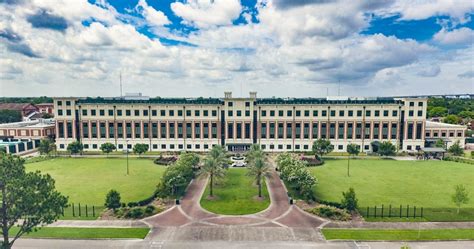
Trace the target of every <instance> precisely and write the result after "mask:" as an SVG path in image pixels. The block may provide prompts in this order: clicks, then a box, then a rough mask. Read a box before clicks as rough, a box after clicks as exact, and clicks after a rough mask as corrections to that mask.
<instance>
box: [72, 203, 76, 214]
mask: <svg viewBox="0 0 474 249" xmlns="http://www.w3.org/2000/svg"><path fill="white" fill-rule="evenodd" d="M72 217H76V213H75V212H74V203H73V204H72Z"/></svg>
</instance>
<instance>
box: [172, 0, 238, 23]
mask: <svg viewBox="0 0 474 249" xmlns="http://www.w3.org/2000/svg"><path fill="white" fill-rule="evenodd" d="M171 9H172V10H173V12H174V13H175V14H176V15H177V16H180V17H181V18H183V19H184V21H185V23H187V24H189V25H193V26H196V27H199V28H209V27H213V26H221V25H230V24H232V21H233V20H235V19H237V18H238V17H239V15H240V12H242V6H241V5H240V1H239V0H187V1H186V2H185V3H181V2H174V3H172V4H171Z"/></svg>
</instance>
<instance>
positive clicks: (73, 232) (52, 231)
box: [10, 227, 150, 239]
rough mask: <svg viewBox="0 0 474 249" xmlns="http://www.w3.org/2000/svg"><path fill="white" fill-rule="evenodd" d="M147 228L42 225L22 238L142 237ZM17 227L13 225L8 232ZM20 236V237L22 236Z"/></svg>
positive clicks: (146, 232) (13, 231)
mask: <svg viewBox="0 0 474 249" xmlns="http://www.w3.org/2000/svg"><path fill="white" fill-rule="evenodd" d="M149 230H150V229H149V228H79V227H42V228H41V229H39V230H38V231H36V232H32V233H29V234H25V235H24V236H23V237H24V238H60V239H143V238H145V237H146V235H147V234H148V231H149ZM17 231H18V228H16V227H13V228H12V229H11V230H10V234H14V233H16V232H17ZM23 237H22V238H23Z"/></svg>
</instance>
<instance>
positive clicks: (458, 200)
mask: <svg viewBox="0 0 474 249" xmlns="http://www.w3.org/2000/svg"><path fill="white" fill-rule="evenodd" d="M454 190H455V191H454V194H453V196H452V197H451V198H452V200H453V202H454V204H456V206H457V207H458V211H457V213H458V214H459V209H460V208H461V205H462V204H467V203H468V202H469V192H468V191H467V189H466V187H465V186H464V185H462V184H461V185H456V186H455V187H454Z"/></svg>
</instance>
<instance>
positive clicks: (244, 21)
mask: <svg viewBox="0 0 474 249" xmlns="http://www.w3.org/2000/svg"><path fill="white" fill-rule="evenodd" d="M473 29H474V2H472V1H471V0H416V1H414V0H364V1H354V0H0V55H1V56H0V96H78V97H79V96H119V95H120V78H121V79H122V85H123V93H127V92H141V93H143V94H144V95H147V96H162V97H172V96H182V97H200V96H203V97H222V96H223V92H224V91H232V92H233V96H236V97H239V96H248V92H249V91H257V92H258V96H259V97H272V96H276V97H325V96H338V95H340V96H401V95H416V94H423V95H424V94H449V93H474V31H473Z"/></svg>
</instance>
